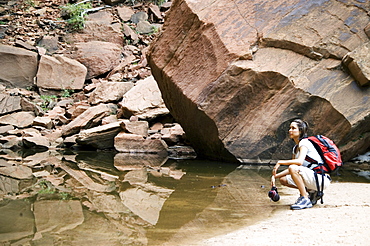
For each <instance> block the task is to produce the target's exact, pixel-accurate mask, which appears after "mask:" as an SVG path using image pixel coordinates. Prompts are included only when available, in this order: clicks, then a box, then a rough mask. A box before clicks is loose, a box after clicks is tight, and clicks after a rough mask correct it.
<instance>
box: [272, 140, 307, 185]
mask: <svg viewBox="0 0 370 246" xmlns="http://www.w3.org/2000/svg"><path fill="white" fill-rule="evenodd" d="M307 152H308V148H307V147H306V146H301V147H300V148H299V156H298V158H297V159H291V160H279V161H278V162H277V163H276V165H275V166H274V169H273V170H272V175H273V176H274V177H275V178H276V172H277V170H278V169H279V167H280V166H281V165H285V166H289V165H299V166H301V165H302V164H303V162H304V159H305V158H306V155H307ZM283 172H284V171H283ZM285 175H287V174H285ZM285 175H281V176H280V177H282V176H285ZM280 177H279V178H280Z"/></svg>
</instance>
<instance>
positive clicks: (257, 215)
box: [148, 170, 272, 245]
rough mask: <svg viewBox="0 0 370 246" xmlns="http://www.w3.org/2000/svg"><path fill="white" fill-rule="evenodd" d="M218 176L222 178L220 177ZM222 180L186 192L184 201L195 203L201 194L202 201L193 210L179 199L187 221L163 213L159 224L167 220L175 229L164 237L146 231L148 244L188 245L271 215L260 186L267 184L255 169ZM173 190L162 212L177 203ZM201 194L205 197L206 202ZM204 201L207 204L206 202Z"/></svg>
mask: <svg viewBox="0 0 370 246" xmlns="http://www.w3.org/2000/svg"><path fill="white" fill-rule="evenodd" d="M187 178H189V177H187ZM198 178H199V177H198ZM203 178H206V177H203ZM220 178H221V179H222V177H220ZM221 179H220V184H222V185H220V186H216V187H214V188H210V187H204V188H203V189H202V188H200V189H199V190H198V189H197V190H198V194H196V193H195V192H193V193H192V192H191V191H190V190H189V191H188V193H189V197H188V198H187V199H186V198H185V200H188V201H189V202H194V203H197V201H196V200H197V197H198V198H199V196H203V197H202V201H203V202H204V203H203V204H199V206H191V207H192V208H193V210H191V209H186V202H185V201H184V199H178V200H179V201H180V200H181V201H182V204H181V205H182V206H183V208H184V210H183V211H179V213H181V212H182V216H181V217H182V218H185V217H187V218H188V220H187V221H186V220H185V219H183V220H182V222H183V223H176V222H175V221H178V220H179V218H178V217H176V215H172V218H171V217H170V215H169V213H165V214H166V215H163V216H166V218H162V217H161V219H162V220H161V219H160V220H159V222H158V226H160V225H161V223H163V224H165V223H168V224H172V225H177V226H178V227H172V228H173V229H174V230H173V231H171V232H172V233H171V234H170V233H167V236H163V237H160V238H158V237H155V236H154V235H151V234H149V233H148V239H149V244H150V245H176V244H177V245H178V244H181V245H191V244H192V242H194V241H195V239H197V240H198V241H199V239H201V238H206V237H211V236H216V235H219V234H224V233H227V232H230V231H232V230H235V229H237V228H239V227H241V226H245V225H248V224H251V223H254V222H255V221H258V220H260V219H262V218H265V217H267V216H269V215H270V213H271V211H272V207H270V206H266V200H267V198H266V197H267V196H266V189H262V188H261V185H262V184H265V183H266V178H263V177H261V176H260V175H259V173H258V172H255V171H252V170H248V171H246V170H235V171H233V172H231V173H230V174H229V175H227V176H226V177H225V178H224V179H222V180H221ZM177 191H179V187H177V188H176V192H177ZM176 192H174V193H173V195H172V196H171V197H170V198H169V199H168V200H167V201H166V204H165V207H164V208H163V210H162V212H165V211H166V209H167V208H166V206H169V207H170V206H171V203H175V204H176V201H174V200H173V199H175V197H174V196H175V195H176V194H175V193H176ZM191 193H192V194H191ZM194 193H195V194H194ZM190 194H191V195H190ZM190 197H191V198H190ZM204 197H207V199H208V201H207V199H206V200H205V199H204ZM206 201H207V203H205V202H206ZM177 202H178V201H177ZM178 205H180V204H178ZM181 205H180V206H181ZM201 205H203V206H201ZM172 206H173V205H172ZM169 210H170V209H169ZM181 217H180V218H181ZM158 226H157V227H156V228H157V229H158ZM153 233H154V231H153ZM152 237H153V238H152ZM155 238H156V239H155ZM158 240H160V241H158Z"/></svg>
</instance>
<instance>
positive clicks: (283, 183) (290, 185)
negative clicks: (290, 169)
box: [279, 176, 298, 189]
mask: <svg viewBox="0 0 370 246" xmlns="http://www.w3.org/2000/svg"><path fill="white" fill-rule="evenodd" d="M279 180H280V184H282V185H285V186H288V187H290V188H295V189H298V187H297V186H295V185H292V184H289V183H288V180H287V178H286V176H284V177H281V178H280V179H279Z"/></svg>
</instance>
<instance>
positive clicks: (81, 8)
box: [61, 2, 92, 31]
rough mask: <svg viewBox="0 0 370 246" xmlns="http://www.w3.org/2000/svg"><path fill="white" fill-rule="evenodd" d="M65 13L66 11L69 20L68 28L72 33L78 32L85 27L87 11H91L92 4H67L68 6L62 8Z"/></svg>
mask: <svg viewBox="0 0 370 246" xmlns="http://www.w3.org/2000/svg"><path fill="white" fill-rule="evenodd" d="M61 8H62V10H63V11H65V13H66V16H67V17H68V19H67V24H68V27H69V28H70V29H71V30H72V31H78V30H81V29H83V28H84V27H85V20H86V19H85V18H86V15H87V14H86V12H85V10H87V9H91V8H92V6H91V3H89V2H87V3H82V4H67V5H66V6H62V7H61Z"/></svg>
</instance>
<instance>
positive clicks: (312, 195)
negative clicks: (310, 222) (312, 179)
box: [309, 190, 321, 206]
mask: <svg viewBox="0 0 370 246" xmlns="http://www.w3.org/2000/svg"><path fill="white" fill-rule="evenodd" d="M317 193H318V192H317V191H316V190H315V191H311V192H309V197H310V201H311V203H312V206H314V205H316V203H317V200H319V199H320V198H321V197H318V196H317Z"/></svg>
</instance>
